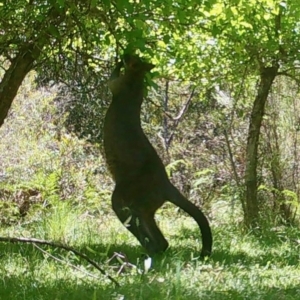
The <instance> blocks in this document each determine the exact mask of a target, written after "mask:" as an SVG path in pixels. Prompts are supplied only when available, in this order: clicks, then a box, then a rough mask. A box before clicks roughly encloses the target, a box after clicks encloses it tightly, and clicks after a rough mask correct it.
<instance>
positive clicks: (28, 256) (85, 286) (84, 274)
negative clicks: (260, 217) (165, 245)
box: [0, 202, 300, 300]
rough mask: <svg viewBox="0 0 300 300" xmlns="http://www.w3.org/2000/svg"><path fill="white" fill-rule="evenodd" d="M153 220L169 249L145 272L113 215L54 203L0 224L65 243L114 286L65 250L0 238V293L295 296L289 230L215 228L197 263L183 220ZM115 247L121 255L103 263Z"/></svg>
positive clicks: (299, 274) (191, 226)
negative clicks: (209, 250) (34, 216)
mask: <svg viewBox="0 0 300 300" xmlns="http://www.w3.org/2000/svg"><path fill="white" fill-rule="evenodd" d="M168 209H169V208H168ZM159 223H160V227H161V228H162V230H163V231H164V232H165V234H166V236H167V238H168V240H169V241H170V248H169V249H168V250H167V252H166V253H164V254H162V255H160V256H157V257H152V258H151V259H152V261H151V267H150V269H149V270H148V271H147V272H146V271H145V268H144V256H143V255H142V254H143V253H144V251H143V249H142V248H141V247H140V246H139V244H138V243H137V241H136V240H135V238H133V237H132V236H131V235H130V234H129V233H128V232H127V230H126V229H125V228H123V226H122V225H121V224H120V223H119V221H118V220H117V219H116V217H115V216H114V215H113V214H109V215H106V216H101V217H100V216H99V215H91V214H89V213H88V212H87V211H84V210H83V209H82V208H81V207H72V203H71V202H60V203H58V204H57V206H54V207H51V208H50V209H48V210H46V211H45V212H44V214H43V215H42V217H41V218H40V220H39V221H34V222H28V221H27V222H26V224H25V223H24V224H22V223H19V225H17V226H14V227H6V228H2V229H1V236H5V235H11V236H27V237H29V236H31V237H39V238H43V239H49V240H55V241H59V242H63V243H66V244H68V245H71V246H73V247H75V248H76V249H79V250H80V251H83V252H84V253H86V254H87V255H89V256H90V257H91V258H92V259H94V260H96V261H97V262H98V263H99V264H101V265H102V267H103V268H104V269H105V270H106V271H107V273H108V274H110V275H111V276H113V277H114V278H115V279H116V280H117V281H118V282H119V284H120V285H121V286H120V287H119V288H116V287H115V286H114V284H113V283H112V282H110V281H109V280H108V279H107V278H105V277H104V276H103V275H102V274H100V273H99V272H98V271H97V270H95V269H94V268H93V267H91V266H90V265H88V264H87V263H86V262H85V261H83V260H81V259H79V258H77V257H76V256H75V255H74V254H72V253H68V252H66V251H63V250H59V249H53V248H50V247H41V248H42V249H43V250H44V251H47V252H48V253H49V254H47V253H45V252H42V251H41V250H39V249H37V248H36V247H34V246H33V245H27V244H26V245H25V244H8V243H2V244H0V249H1V252H0V253H1V264H0V278H1V280H0V291H1V293H0V295H1V296H0V299H12V300H17V299H70V300H72V299H298V296H299V295H300V294H299V293H300V288H299V279H300V267H299V241H298V240H297V232H296V231H295V230H293V229H292V228H290V229H286V228H280V229H277V231H271V230H270V232H269V235H270V237H271V238H268V236H260V237H255V236H254V235H252V234H243V233H242V232H241V231H240V230H239V229H238V228H237V227H235V226H230V225H228V224H227V226H225V225H222V226H215V228H214V229H213V232H214V239H215V247H214V254H213V256H212V257H211V258H210V259H207V260H205V261H201V260H200V259H199V253H200V249H201V245H200V244H201V243H200V241H201V239H200V235H199V232H198V229H197V227H196V224H195V223H194V222H193V221H192V220H191V219H190V218H187V217H184V216H180V215H179V216H177V217H176V216H173V217H170V216H168V217H167V216H166V214H162V215H161V216H160V217H159ZM115 252H117V253H123V254H125V255H126V258H119V260H118V259H116V258H114V259H112V260H111V261H108V259H109V258H111V257H112V256H113V254H114V253H115ZM50 255H51V256H50ZM53 257H55V258H57V259H59V261H57V260H54V259H53ZM129 263H130V265H129ZM74 266H75V267H76V268H74Z"/></svg>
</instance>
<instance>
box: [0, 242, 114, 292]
mask: <svg viewBox="0 0 300 300" xmlns="http://www.w3.org/2000/svg"><path fill="white" fill-rule="evenodd" d="M0 242H9V243H30V244H34V245H35V244H40V245H47V246H50V247H56V248H60V249H64V250H66V251H71V252H73V253H74V254H75V255H77V256H79V257H81V258H83V259H85V260H86V261H87V262H88V263H89V264H91V265H92V266H93V267H95V268H96V269H97V270H99V271H100V272H101V273H102V274H103V275H104V276H106V277H107V278H108V279H109V280H110V281H112V282H113V283H114V284H115V285H116V286H118V287H119V286H120V284H119V283H118V282H117V281H116V280H115V279H114V278H112V277H111V276H110V275H108V274H107V273H106V272H105V271H104V270H103V269H102V268H101V267H100V266H99V265H98V264H97V263H96V262H95V261H94V260H92V259H90V258H89V257H88V256H87V255H86V254H84V253H81V252H79V251H78V250H76V249H74V248H72V247H70V246H66V245H62V244H60V243H55V242H51V241H46V240H40V239H35V238H23V237H19V238H16V237H0Z"/></svg>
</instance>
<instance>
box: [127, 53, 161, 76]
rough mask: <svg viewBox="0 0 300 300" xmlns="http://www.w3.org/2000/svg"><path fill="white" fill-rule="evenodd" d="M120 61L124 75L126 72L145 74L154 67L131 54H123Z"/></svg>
mask: <svg viewBox="0 0 300 300" xmlns="http://www.w3.org/2000/svg"><path fill="white" fill-rule="evenodd" d="M122 61H123V65H124V68H125V74H126V73H127V72H129V73H130V74H145V73H147V72H149V71H151V70H152V69H153V68H154V67H155V65H153V64H151V63H147V62H145V61H143V60H142V59H141V58H140V57H138V56H137V55H132V54H125V55H124V56H123V59H122Z"/></svg>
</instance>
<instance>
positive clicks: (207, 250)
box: [167, 185, 213, 257]
mask: <svg viewBox="0 0 300 300" xmlns="http://www.w3.org/2000/svg"><path fill="white" fill-rule="evenodd" d="M167 200H168V201H169V202H171V203H173V204H175V205H176V206H178V207H180V208H181V209H182V210H184V211H185V212H186V213H188V214H189V215H190V216H191V217H193V218H194V219H195V221H196V222H197V224H198V226H199V228H200V231H201V235H202V251H201V257H204V256H210V254H211V251H212V243H213V239H212V233H211V229H210V226H209V223H208V220H207V218H206V217H205V215H204V214H203V213H202V211H201V210H200V209H199V208H198V207H197V206H196V205H194V204H193V203H192V202H190V201H189V200H187V199H186V198H185V197H184V196H183V195H182V194H181V193H180V192H179V191H178V189H177V188H176V187H175V186H173V185H172V189H171V193H170V195H168V198H167Z"/></svg>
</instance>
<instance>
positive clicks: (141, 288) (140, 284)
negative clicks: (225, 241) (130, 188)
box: [0, 230, 300, 300]
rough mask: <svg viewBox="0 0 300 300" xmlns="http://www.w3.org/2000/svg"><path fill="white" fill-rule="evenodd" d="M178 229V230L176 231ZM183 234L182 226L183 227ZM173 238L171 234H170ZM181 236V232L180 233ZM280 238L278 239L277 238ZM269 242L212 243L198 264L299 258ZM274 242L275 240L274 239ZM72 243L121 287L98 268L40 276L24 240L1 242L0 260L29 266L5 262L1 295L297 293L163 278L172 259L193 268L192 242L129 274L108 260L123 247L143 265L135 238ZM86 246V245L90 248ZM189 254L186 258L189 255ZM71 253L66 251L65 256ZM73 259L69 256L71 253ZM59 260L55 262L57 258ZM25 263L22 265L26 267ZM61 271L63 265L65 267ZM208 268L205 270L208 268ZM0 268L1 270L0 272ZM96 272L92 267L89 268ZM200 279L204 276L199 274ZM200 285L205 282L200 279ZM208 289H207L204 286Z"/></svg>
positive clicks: (38, 256)
mask: <svg viewBox="0 0 300 300" xmlns="http://www.w3.org/2000/svg"><path fill="white" fill-rule="evenodd" d="M178 234H179V235H180V232H179V233H178ZM184 234H185V236H186V234H187V231H186V230H185V233H184ZM189 235H190V236H195V237H196V236H197V239H199V232H198V231H197V230H195V231H194V230H191V231H190V232H189ZM173 238H174V237H173ZM183 238H184V237H182V239H183ZM281 243H282V242H281ZM274 245H276V244H274V243H270V244H269V243H267V242H266V243H265V244H264V248H265V249H266V251H265V254H263V255H261V254H259V255H257V256H250V255H248V254H247V253H246V252H242V251H240V252H236V253H231V252H230V251H229V250H227V249H226V248H225V247H224V248H225V249H222V248H221V247H217V248H216V249H215V250H214V252H213V255H212V257H211V258H209V259H208V260H207V261H204V262H203V264H204V265H205V264H214V263H216V264H219V265H220V264H221V265H223V266H229V267H231V266H233V265H235V264H242V265H243V266H251V265H254V264H259V265H265V264H267V262H269V261H272V262H282V263H284V265H285V266H287V265H295V264H297V263H298V258H299V255H298V254H297V251H294V252H292V253H289V254H288V256H287V257H286V258H285V259H284V258H282V253H281V252H280V251H278V254H277V253H276V252H271V251H269V250H270V249H272V248H273V247H274ZM278 245H279V242H278ZM43 249H47V251H49V252H50V253H51V254H52V255H54V256H57V257H60V258H62V259H64V258H63V257H67V254H66V251H63V250H60V249H51V248H49V247H43ZM76 249H78V250H80V251H82V252H83V253H85V254H87V255H88V256H89V257H90V258H91V259H94V260H95V261H98V262H99V264H100V265H101V264H102V267H103V269H106V270H108V272H109V273H110V275H112V276H113V277H114V278H115V279H116V280H117V281H118V282H119V283H120V284H121V287H119V288H116V287H115V286H114V284H113V283H111V282H109V281H108V280H107V279H105V277H104V276H103V275H101V274H98V276H99V277H100V280H99V279H94V278H91V277H88V276H87V275H84V273H79V274H77V275H71V276H70V275H66V276H65V277H63V278H60V279H57V278H58V277H61V274H60V275H59V276H57V277H56V276H55V273H54V274H49V276H47V274H46V275H44V274H45V272H46V271H43V272H41V274H43V275H42V276H40V277H39V276H37V273H36V272H35V269H36V268H42V267H41V266H43V263H44V261H45V255H44V254H43V253H42V252H40V251H39V250H37V249H36V248H35V247H34V246H33V245H28V244H8V243H1V244H0V253H1V256H0V263H1V261H2V259H3V262H5V261H6V260H7V259H12V260H13V259H14V255H18V256H22V259H23V260H24V261H26V262H27V264H29V265H30V268H29V269H27V270H25V271H24V272H23V273H22V274H21V275H15V274H14V273H9V272H4V268H0V278H1V280H0V299H11V300H19V299H32V300H35V299H39V300H41V299H57V300H58V299H68V300H73V299H74V300H75V299H76V300H77V299H78V300H79V299H87V300H88V299H143V300H144V299H159V300H160V299H189V300H193V299H195V300H196V299H212V300H213V299H258V298H259V299H296V298H295V297H296V296H297V295H298V293H299V289H300V286H296V287H295V286H292V287H290V288H287V289H278V288H264V289H262V288H261V289H259V288H255V286H253V285H252V286H249V287H248V290H247V289H246V290H243V292H239V291H238V288H237V290H234V289H228V288H226V291H224V292H221V291H220V290H218V291H214V287H213V286H211V285H210V286H209V288H207V290H205V288H203V289H202V290H199V289H198V288H197V289H196V288H195V289H187V288H186V287H185V286H184V285H181V286H180V281H179V282H176V280H175V278H173V279H172V278H168V277H167V276H164V275H166V272H169V273H172V274H174V277H175V274H176V267H177V262H178V261H180V262H185V261H186V262H188V263H189V264H190V265H191V266H192V268H193V264H195V267H196V266H197V264H199V260H198V259H197V253H196V252H195V248H194V247H191V246H187V247H185V246H181V245H175V246H172V247H170V248H169V249H168V250H167V251H166V252H165V253H163V254H161V255H157V256H155V257H153V265H152V267H151V271H150V272H149V273H148V274H146V275H139V274H131V273H130V270H128V269H125V270H124V272H122V273H121V274H120V275H117V272H118V271H119V270H120V267H121V264H122V261H121V262H120V260H117V259H114V260H112V261H111V262H109V263H108V262H107V261H108V259H109V258H111V257H112V256H113V255H114V253H124V254H125V255H126V259H124V260H123V261H128V262H130V263H132V264H134V265H136V266H137V267H138V268H140V269H143V262H144V258H145V252H144V250H143V248H142V247H141V246H139V245H138V244H136V245H134V246H132V245H130V244H127V243H126V241H125V242H124V243H123V244H119V245H105V244H100V243H95V244H88V245H81V247H80V248H78V247H76ZM89 249H91V250H89ZM192 255H193V256H194V258H195V259H194V260H191V256H192ZM68 259H70V257H68ZM71 262H72V259H71ZM57 264H58V265H59V263H57ZM74 264H76V265H78V264H81V265H84V266H85V268H86V269H89V267H88V265H87V263H86V262H84V261H80V263H79V262H78V261H76V260H75V262H74ZM25 269H26V268H25ZM65 272H66V271H65ZM207 272H209V271H207ZM1 273H2V274H1ZM94 274H95V273H94ZM208 275H209V274H208ZM161 276H162V277H164V278H165V279H164V281H160V280H158V279H159V277H161ZM199 276H200V278H199V280H203V279H202V277H201V275H199ZM204 286H207V284H206V283H204ZM208 289H209V290H208Z"/></svg>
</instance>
